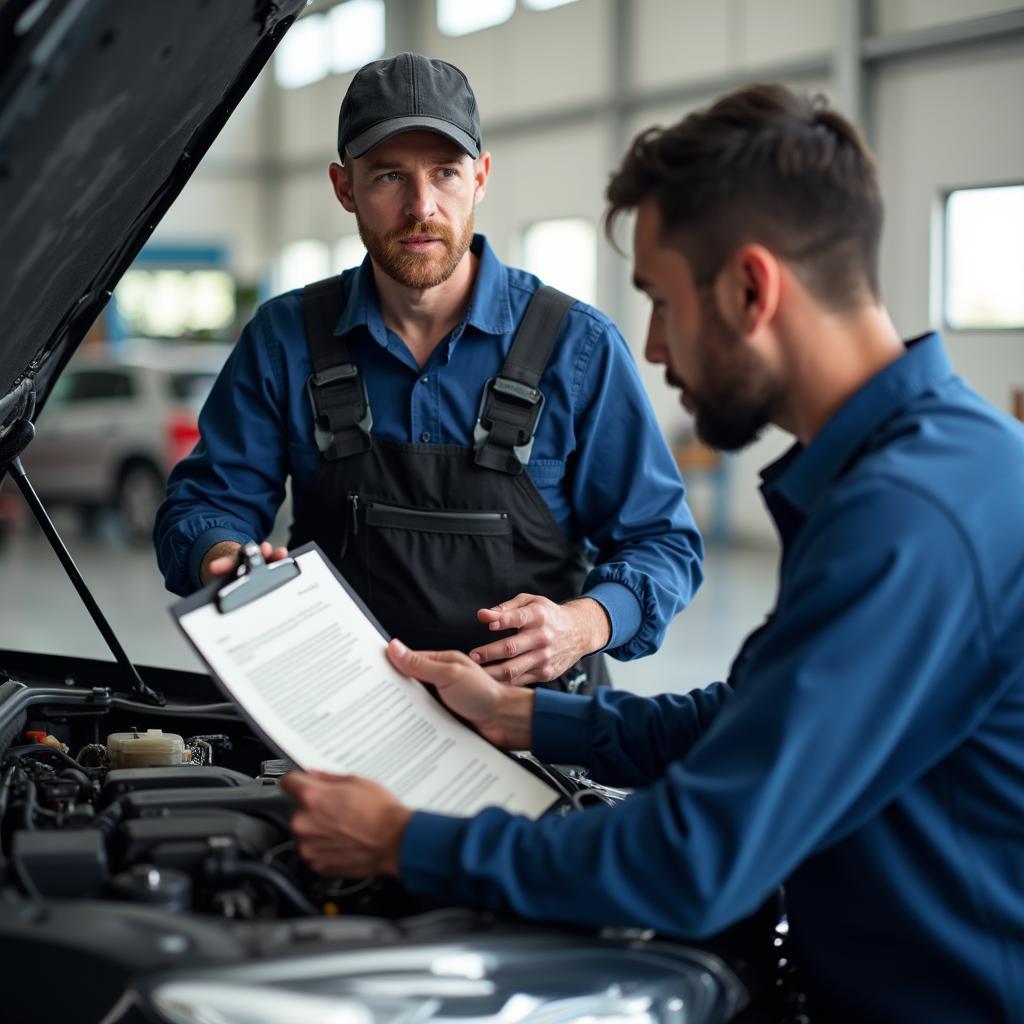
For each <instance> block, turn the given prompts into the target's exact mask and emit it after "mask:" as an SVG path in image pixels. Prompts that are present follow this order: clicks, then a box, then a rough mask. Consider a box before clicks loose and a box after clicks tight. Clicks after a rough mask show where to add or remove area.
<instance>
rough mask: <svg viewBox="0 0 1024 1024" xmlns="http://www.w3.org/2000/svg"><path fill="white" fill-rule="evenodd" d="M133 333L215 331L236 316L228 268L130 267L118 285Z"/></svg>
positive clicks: (122, 314) (118, 300) (117, 292)
mask: <svg viewBox="0 0 1024 1024" xmlns="http://www.w3.org/2000/svg"><path fill="white" fill-rule="evenodd" d="M114 299H115V301H116V303H117V312H118V315H119V316H120V318H121V320H122V322H123V325H124V330H125V331H126V333H127V334H129V335H134V336H138V337H147V338H180V337H182V336H185V335H191V336H196V335H210V334H217V333H218V332H221V331H223V330H225V328H227V327H230V325H231V323H232V321H233V320H234V318H235V282H234V280H233V279H232V277H231V275H230V274H229V273H227V271H224V270H172V269H167V270H137V269H133V270H129V271H127V273H126V274H125V275H124V277H123V278H122V279H121V281H120V282H119V283H118V285H117V287H116V288H115V289H114Z"/></svg>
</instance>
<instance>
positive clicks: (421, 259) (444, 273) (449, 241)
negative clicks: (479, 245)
mask: <svg viewBox="0 0 1024 1024" xmlns="http://www.w3.org/2000/svg"><path fill="white" fill-rule="evenodd" d="M474 221H475V218H474V214H473V212H472V211H470V214H469V217H467V218H466V221H465V222H464V223H463V225H462V229H461V231H459V233H458V234H456V232H455V230H454V229H453V228H451V227H450V226H449V225H447V224H434V223H430V222H423V223H418V224H410V225H409V226H408V227H404V228H400V229H398V230H397V231H374V230H373V228H371V227H369V226H368V225H367V224H365V223H364V222H363V220H362V218H361V217H360V216H359V213H358V211H357V212H356V226H357V227H358V229H359V237H360V238H361V239H362V240H363V245H365V246H366V251H367V252H368V253H369V254H370V256H371V258H372V259H373V261H374V263H376V264H377V266H379V267H380V269H381V270H383V271H384V273H385V274H387V275H388V277H390V278H392V279H393V280H395V281H397V282H398V283H399V284H401V285H405V287H406V288H417V289H420V290H423V289H426V288H434V287H436V286H437V285H439V284H444V282H445V281H447V280H448V278H450V277H451V276H452V274H454V273H455V268H456V267H457V266H458V265H459V263H461V262H462V257H463V256H465V255H466V250H467V249H468V248H469V245H470V242H472V241H473V227H474ZM412 235H429V236H430V237H431V238H436V239H438V240H440V241H441V242H442V243H443V245H444V248H443V249H442V250H441V251H440V252H433V251H432V252H409V251H408V250H407V249H406V248H405V247H404V246H403V245H402V239H403V238H409V237H410V236H412Z"/></svg>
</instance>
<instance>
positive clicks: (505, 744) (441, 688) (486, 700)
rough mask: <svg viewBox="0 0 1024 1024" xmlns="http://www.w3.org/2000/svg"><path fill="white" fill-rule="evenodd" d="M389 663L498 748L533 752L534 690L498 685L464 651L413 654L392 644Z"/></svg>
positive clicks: (398, 645)
mask: <svg viewBox="0 0 1024 1024" xmlns="http://www.w3.org/2000/svg"><path fill="white" fill-rule="evenodd" d="M388 659H389V660H390V662H391V664H392V665H394V666H395V668H397V669H398V671H399V672H401V673H402V675H405V676H409V677H410V678H412V679H418V680H419V681H420V682H422V683H430V684H431V685H433V686H434V687H436V688H437V692H438V694H439V695H440V697H441V700H442V701H444V703H445V704H446V705H447V707H449V708H450V709H451V710H452V711H454V712H455V714H457V715H458V716H459V717H460V718H464V719H465V720H466V721H467V722H469V723H470V724H471V725H473V726H474V727H475V728H476V730H477V732H479V733H480V735H481V736H483V738H484V739H485V740H488V741H489V742H491V743H493V744H494V745H495V746H496V747H502V748H503V749H505V750H529V749H530V739H531V733H532V727H533V705H534V693H533V690H528V689H522V688H519V687H515V686H505V685H503V684H502V683H499V682H498V681H497V680H496V679H492V678H491V677H490V676H489V675H488V674H487V673H486V672H485V671H484V670H483V669H482V668H481V667H480V666H479V665H477V664H476V663H475V662H474V661H472V660H470V658H469V657H468V656H467V655H465V654H463V653H462V652H461V651H410V650H409V649H408V648H407V647H406V646H405V644H403V643H402V642H401V641H400V640H392V641H391V643H389V644H388Z"/></svg>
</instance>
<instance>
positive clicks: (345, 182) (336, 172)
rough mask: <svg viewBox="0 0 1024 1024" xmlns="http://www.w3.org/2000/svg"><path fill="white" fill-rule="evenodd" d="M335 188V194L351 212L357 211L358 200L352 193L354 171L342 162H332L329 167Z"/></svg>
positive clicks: (328, 171)
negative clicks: (356, 200) (343, 165)
mask: <svg viewBox="0 0 1024 1024" xmlns="http://www.w3.org/2000/svg"><path fill="white" fill-rule="evenodd" d="M327 173H328V175H329V176H330V179H331V185H332V187H333V188H334V194H335V196H337V199H338V202H339V203H341V205H342V206H343V207H345V209H346V210H348V212H349V213H355V212H356V202H355V198H354V197H353V195H352V172H351V171H350V170H349V169H348V168H347V167H342V165H341V164H331V166H330V167H329V168H328V169H327Z"/></svg>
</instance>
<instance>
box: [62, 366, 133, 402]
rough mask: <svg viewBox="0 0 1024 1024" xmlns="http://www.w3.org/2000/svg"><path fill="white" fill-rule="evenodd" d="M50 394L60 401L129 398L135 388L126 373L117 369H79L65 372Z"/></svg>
mask: <svg viewBox="0 0 1024 1024" xmlns="http://www.w3.org/2000/svg"><path fill="white" fill-rule="evenodd" d="M58 384H59V385H61V386H59V387H58V386H55V387H54V389H53V393H52V394H51V396H50V401H51V403H53V404H58V403H60V402H96V401H103V400H104V399H108V398H129V397H131V395H132V394H133V393H134V391H135V388H134V386H133V383H132V379H131V377H130V376H129V375H128V374H127V373H122V372H118V371H117V370H79V371H78V372H77V373H76V372H75V371H70V372H68V373H65V374H64V375H63V376H62V377H61V378H60V380H59V381H58Z"/></svg>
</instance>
